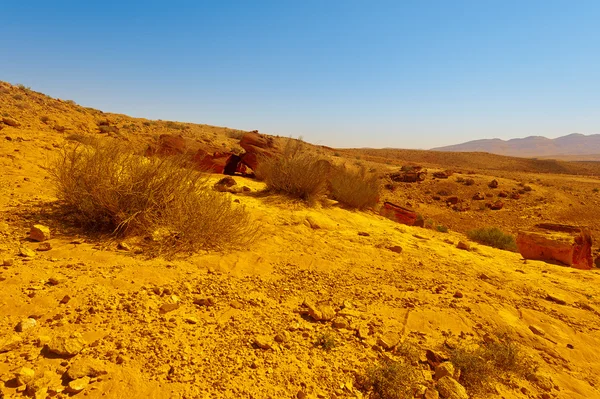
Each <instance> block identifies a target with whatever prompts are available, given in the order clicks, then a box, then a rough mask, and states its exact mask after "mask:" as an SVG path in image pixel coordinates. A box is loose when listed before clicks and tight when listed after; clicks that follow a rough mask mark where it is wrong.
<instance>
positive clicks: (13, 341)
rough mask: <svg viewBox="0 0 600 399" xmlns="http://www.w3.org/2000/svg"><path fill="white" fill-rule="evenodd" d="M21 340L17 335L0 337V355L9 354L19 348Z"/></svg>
mask: <svg viewBox="0 0 600 399" xmlns="http://www.w3.org/2000/svg"><path fill="white" fill-rule="evenodd" d="M21 341H22V339H21V337H20V336H19V335H18V334H9V335H5V336H3V337H0V353H4V352H9V351H12V350H14V349H17V348H18V347H19V344H20V343H21Z"/></svg>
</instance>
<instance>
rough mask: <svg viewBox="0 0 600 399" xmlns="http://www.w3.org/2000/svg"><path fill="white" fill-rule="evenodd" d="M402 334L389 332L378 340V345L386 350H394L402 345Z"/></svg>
mask: <svg viewBox="0 0 600 399" xmlns="http://www.w3.org/2000/svg"><path fill="white" fill-rule="evenodd" d="M400 338H401V337H400V334H398V333H395V332H393V331H388V332H386V333H385V334H383V335H382V336H381V337H379V339H378V340H377V344H378V345H379V346H381V347H382V348H383V349H385V350H390V349H393V348H394V347H395V346H396V345H398V344H399V343H400Z"/></svg>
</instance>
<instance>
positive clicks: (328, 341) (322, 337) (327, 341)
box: [315, 333, 337, 351]
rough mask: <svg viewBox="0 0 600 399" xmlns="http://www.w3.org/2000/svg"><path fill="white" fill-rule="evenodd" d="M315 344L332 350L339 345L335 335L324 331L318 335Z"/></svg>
mask: <svg viewBox="0 0 600 399" xmlns="http://www.w3.org/2000/svg"><path fill="white" fill-rule="evenodd" d="M315 346H317V347H319V348H322V349H324V350H326V351H330V350H332V349H333V348H335V347H336V346H337V343H336V341H335V337H334V336H333V334H331V333H322V334H319V335H318V336H317V342H315Z"/></svg>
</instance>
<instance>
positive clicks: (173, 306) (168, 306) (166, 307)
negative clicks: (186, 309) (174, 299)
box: [158, 303, 179, 314]
mask: <svg viewBox="0 0 600 399" xmlns="http://www.w3.org/2000/svg"><path fill="white" fill-rule="evenodd" d="M177 309H179V303H165V304H163V305H162V306H161V307H160V308H159V309H158V311H159V313H161V314H165V313H169V312H172V311H174V310H177Z"/></svg>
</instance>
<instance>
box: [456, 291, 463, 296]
mask: <svg viewBox="0 0 600 399" xmlns="http://www.w3.org/2000/svg"><path fill="white" fill-rule="evenodd" d="M462 297H463V293H462V292H460V291H456V292H455V293H454V298H462Z"/></svg>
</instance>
